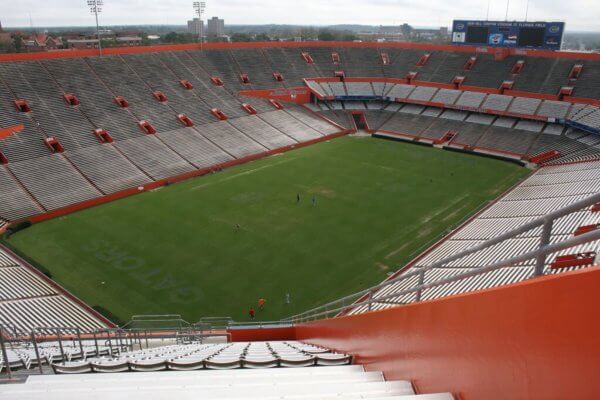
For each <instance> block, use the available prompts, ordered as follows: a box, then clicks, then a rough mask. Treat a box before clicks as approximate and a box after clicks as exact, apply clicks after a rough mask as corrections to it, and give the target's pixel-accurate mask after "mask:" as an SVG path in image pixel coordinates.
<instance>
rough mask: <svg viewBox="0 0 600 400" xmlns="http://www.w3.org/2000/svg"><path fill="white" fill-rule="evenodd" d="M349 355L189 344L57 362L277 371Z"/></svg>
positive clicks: (88, 367) (281, 346) (66, 368)
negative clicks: (271, 369) (269, 369)
mask: <svg viewBox="0 0 600 400" xmlns="http://www.w3.org/2000/svg"><path fill="white" fill-rule="evenodd" d="M351 360H352V358H351V357H350V356H348V355H346V354H338V353H335V352H330V351H329V350H327V349H324V348H320V347H315V346H311V345H306V344H303V343H299V342H262V343H253V342H250V343H248V342H235V343H224V344H188V345H171V346H160V347H157V348H153V349H143V350H138V351H129V352H125V353H123V352H121V353H119V354H118V355H112V356H102V357H91V358H84V357H81V359H80V360H76V361H75V360H72V361H66V362H62V363H60V364H58V363H55V364H54V365H53V369H54V372H55V373H63V374H65V373H85V372H128V371H138V372H150V371H163V370H171V371H193V370H199V369H237V368H275V367H309V366H314V365H321V366H331V365H344V364H349V363H350V362H351Z"/></svg>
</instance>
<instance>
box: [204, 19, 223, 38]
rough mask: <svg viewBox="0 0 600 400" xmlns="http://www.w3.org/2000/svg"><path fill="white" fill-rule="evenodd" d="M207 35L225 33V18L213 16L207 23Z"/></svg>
mask: <svg viewBox="0 0 600 400" xmlns="http://www.w3.org/2000/svg"><path fill="white" fill-rule="evenodd" d="M206 25H207V26H206V36H213V37H219V36H223V35H224V34H225V20H223V19H219V18H218V17H212V18H211V19H209V20H208V21H207V24H206Z"/></svg>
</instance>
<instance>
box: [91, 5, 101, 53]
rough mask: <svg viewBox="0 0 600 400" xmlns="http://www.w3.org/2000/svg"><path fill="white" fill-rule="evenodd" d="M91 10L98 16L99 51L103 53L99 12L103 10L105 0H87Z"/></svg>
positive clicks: (97, 35)
mask: <svg viewBox="0 0 600 400" xmlns="http://www.w3.org/2000/svg"><path fill="white" fill-rule="evenodd" d="M87 4H88V7H89V8H90V12H91V13H92V14H94V15H95V16H96V37H97V38H98V51H99V52H100V55H102V40H101V39H100V25H98V14H100V13H101V12H102V6H103V5H104V0H87Z"/></svg>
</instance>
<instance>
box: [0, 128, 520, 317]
mask: <svg viewBox="0 0 600 400" xmlns="http://www.w3.org/2000/svg"><path fill="white" fill-rule="evenodd" d="M526 174H527V170H526V169H524V168H521V167H519V166H516V165H514V164H511V163H506V162H502V161H498V160H493V159H488V158H482V157H476V156H470V155H466V154H459V153H453V152H449V151H442V150H439V149H432V148H427V147H421V146H415V145H410V144H404V143H398V142H390V141H384V140H378V139H372V138H367V137H362V138H358V137H344V138H340V139H336V140H333V141H330V142H325V143H321V144H317V145H313V146H309V147H305V148H302V149H299V150H295V151H292V152H288V153H286V154H283V155H279V156H273V157H269V158H266V159H262V160H258V161H255V162H252V163H248V164H245V165H242V166H238V167H234V168H230V169H228V170H225V171H223V172H220V173H217V174H214V175H210V176H205V177H200V178H196V179H192V180H188V181H185V182H183V183H180V184H177V185H172V186H170V187H166V188H163V189H160V190H157V191H154V192H148V193H144V194H140V195H137V196H133V197H129V198H127V199H124V200H120V201H116V202H113V203H109V204H106V205H102V206H99V207H95V208H91V209H88V210H85V211H81V212H78V213H75V214H71V215H68V216H66V217H62V218H58V219H54V220H50V221H47V222H44V223H41V224H38V225H34V226H33V227H31V228H29V229H27V230H24V231H22V232H20V233H17V234H15V235H13V236H12V237H11V238H10V240H9V242H10V244H11V245H12V246H14V247H16V248H17V249H18V250H19V251H20V252H23V253H25V254H27V255H28V256H29V257H30V258H31V259H33V260H34V261H35V262H37V263H39V264H41V265H43V266H44V267H46V268H47V269H49V270H50V271H51V272H52V275H53V278H54V279H55V280H57V281H58V282H59V283H60V284H62V285H63V286H64V287H65V288H66V289H68V290H69V291H71V292H72V293H74V294H75V295H76V296H78V297H80V298H81V299H82V300H84V301H85V302H87V303H88V304H90V305H99V306H101V307H104V308H106V309H108V310H110V311H111V312H112V313H113V314H114V315H116V316H118V317H119V318H121V319H122V320H128V319H129V318H130V317H131V316H132V315H133V314H151V313H152V314H158V313H177V314H181V315H182V316H183V317H184V318H185V319H187V320H188V321H191V322H193V321H196V320H198V318H200V317H202V316H231V317H233V318H235V319H237V320H246V319H247V310H248V308H249V307H250V306H251V305H255V304H256V301H257V299H258V298H260V297H264V298H266V299H267V306H266V309H265V310H264V311H262V312H260V313H258V315H257V317H258V319H259V320H273V319H279V318H281V317H285V316H288V315H290V314H292V313H296V312H300V311H304V310H306V309H308V308H310V307H313V306H316V305H319V304H321V303H323V302H326V301H330V300H334V299H336V298H339V297H341V296H343V295H346V294H350V293H352V292H354V291H357V290H359V289H362V288H365V287H367V286H370V285H373V284H376V283H378V282H380V281H381V280H383V279H384V278H386V276H387V275H388V274H389V273H391V272H393V271H394V270H396V269H397V268H398V266H400V265H402V264H403V263H405V262H407V261H409V259H410V258H412V257H414V255H416V253H417V252H418V251H419V250H422V249H423V247H424V246H425V245H427V244H430V243H431V242H432V241H433V240H434V239H436V238H438V237H439V236H440V235H441V234H443V233H445V232H446V231H447V230H448V229H449V228H451V227H453V226H455V225H456V224H457V223H459V222H460V221H461V220H463V219H464V218H466V217H467V216H469V215H471V214H472V213H473V212H474V211H476V210H477V209H479V208H480V207H482V206H483V205H485V204H487V202H488V201H490V200H492V199H494V198H496V197H497V196H498V195H499V194H500V193H501V192H503V191H504V190H506V189H507V188H508V187H510V186H511V185H513V184H514V183H515V182H517V181H518V180H519V179H521V178H522V177H523V176H525V175H526ZM297 193H299V194H300V196H301V201H300V203H299V204H297V203H296V195H297ZM313 196H314V197H315V198H316V205H315V206H313V205H312V197H313ZM236 224H239V226H240V229H239V230H237V229H236ZM286 293H289V295H290V300H291V302H290V303H289V304H286V301H285V299H286Z"/></svg>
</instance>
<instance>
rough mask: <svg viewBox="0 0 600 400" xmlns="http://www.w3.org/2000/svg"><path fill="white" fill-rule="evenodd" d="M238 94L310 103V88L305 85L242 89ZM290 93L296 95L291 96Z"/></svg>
mask: <svg viewBox="0 0 600 400" xmlns="http://www.w3.org/2000/svg"><path fill="white" fill-rule="evenodd" d="M239 95H240V96H249V97H259V98H262V99H273V100H278V101H285V102H288V103H296V104H305V103H310V90H309V89H308V88H307V87H296V88H277V89H259V90H242V91H240V92H239ZM292 95H294V96H296V97H295V98H292Z"/></svg>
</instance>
